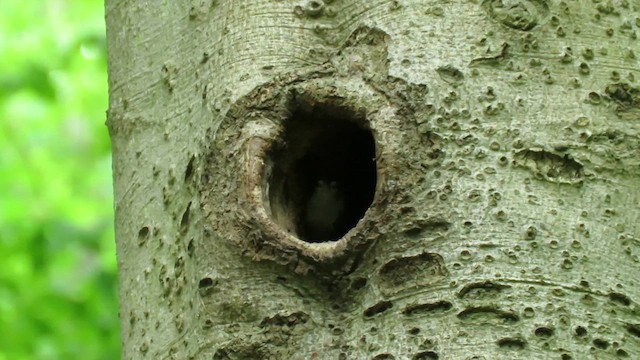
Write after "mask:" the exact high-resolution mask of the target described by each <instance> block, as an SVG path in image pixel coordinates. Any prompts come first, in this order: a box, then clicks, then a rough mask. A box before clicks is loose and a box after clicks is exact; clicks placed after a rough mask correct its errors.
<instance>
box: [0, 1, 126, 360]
mask: <svg viewBox="0 0 640 360" xmlns="http://www.w3.org/2000/svg"><path fill="white" fill-rule="evenodd" d="M0 54H1V55H2V56H0V334H1V335H0V360H14V359H18V360H20V359H117V358H119V334H118V330H119V329H118V309H117V297H116V285H117V277H116V259H115V243H114V233H113V206H112V202H113V199H112V198H113V195H112V185H111V153H110V151H111V150H110V144H109V138H108V133H107V129H106V127H105V125H104V123H105V110H106V109H107V69H106V51H105V29H104V6H103V2H102V0H83V1H77V0H76V1H71V0H45V1H43V0H22V1H21V0H2V1H0Z"/></svg>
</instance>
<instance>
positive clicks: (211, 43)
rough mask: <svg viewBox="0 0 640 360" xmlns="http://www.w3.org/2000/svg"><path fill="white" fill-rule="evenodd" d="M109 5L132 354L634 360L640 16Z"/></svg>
mask: <svg viewBox="0 0 640 360" xmlns="http://www.w3.org/2000/svg"><path fill="white" fill-rule="evenodd" d="M106 14H107V33H108V34H107V35H108V52H109V87H110V91H109V94H110V105H109V111H108V127H109V131H110V134H111V138H112V142H113V164H114V166H113V168H114V181H115V183H114V188H115V199H116V200H115V208H116V237H117V249H118V254H117V255H118V264H119V268H120V304H121V310H120V317H121V332H122V355H123V359H514V358H519V359H585V358H597V359H613V358H618V357H621V358H623V357H627V358H630V359H637V358H640V307H639V305H638V302H639V301H640V280H639V276H640V271H639V270H640V225H639V220H640V180H639V179H640V135H639V134H640V88H639V87H638V78H640V71H639V69H640V67H639V61H638V56H640V46H639V42H638V40H637V33H638V32H639V27H640V4H639V3H638V2H637V1H631V2H629V1H626V0H620V1H617V0H616V1H609V2H604V1H602V2H601V1H586V0H584V1H568V0H567V1H543V0H531V1H525V0H485V1H464V2H463V1H444V0H443V1H435V0H432V1H419V0H393V1H389V0H366V1H365V0H354V1H345V0H332V1H330V0H324V1H321V0H308V1H304V0H301V1H289V0H243V1H222V0H219V1H216V0H190V1H189V0H176V1H167V2H158V3H150V2H146V1H144V2H143V1H139V0H129V1H117V0H107V4H106Z"/></svg>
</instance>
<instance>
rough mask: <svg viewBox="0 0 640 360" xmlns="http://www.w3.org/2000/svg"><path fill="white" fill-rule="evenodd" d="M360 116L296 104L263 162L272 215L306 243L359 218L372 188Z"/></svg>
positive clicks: (368, 144)
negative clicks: (278, 139)
mask: <svg viewBox="0 0 640 360" xmlns="http://www.w3.org/2000/svg"><path fill="white" fill-rule="evenodd" d="M363 124H364V120H363V119H358V118H354V117H353V116H350V114H348V113H347V112H345V111H344V110H341V109H334V108H331V107H326V106H324V107H320V106H315V107H312V108H310V109H299V110H297V111H295V112H294V113H293V115H292V116H291V117H290V118H289V119H288V120H287V121H286V122H285V125H284V127H285V129H284V132H283V134H282V138H281V141H280V144H279V145H278V146H277V148H276V149H274V151H273V152H272V153H271V154H270V156H269V159H268V161H267V169H268V170H267V172H268V173H267V174H266V182H265V185H266V188H267V191H266V193H267V194H268V195H267V197H268V201H269V205H270V206H269V209H270V210H271V215H272V216H273V218H274V220H275V221H276V222H277V223H278V224H279V225H280V226H282V227H283V228H284V229H285V230H286V231H289V232H291V233H293V234H295V235H296V236H297V237H298V238H300V239H302V240H304V241H307V242H314V243H317V242H326V241H334V240H337V239H340V238H341V237H342V236H343V235H345V234H346V233H347V232H348V231H349V230H350V229H352V228H353V227H354V226H355V225H356V224H357V223H358V221H359V220H360V219H361V218H362V216H363V215H364V213H365V212H366V211H367V209H368V208H369V206H370V205H371V203H372V201H373V197H374V194H375V190H376V160H375V159H376V155H375V142H374V139H373V134H372V133H371V130H370V129H368V128H366V127H365V126H364V125H363Z"/></svg>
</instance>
